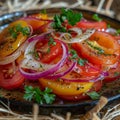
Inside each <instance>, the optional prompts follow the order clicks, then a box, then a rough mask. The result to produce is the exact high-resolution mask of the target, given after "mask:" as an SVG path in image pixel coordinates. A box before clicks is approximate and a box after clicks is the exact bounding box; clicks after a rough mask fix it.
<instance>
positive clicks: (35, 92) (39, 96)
mask: <svg viewBox="0 0 120 120" xmlns="http://www.w3.org/2000/svg"><path fill="white" fill-rule="evenodd" d="M24 89H25V94H24V96H23V98H24V99H25V100H28V101H32V100H34V101H35V102H37V103H39V104H43V103H47V104H52V103H53V102H54V100H55V95H54V94H52V90H51V89H50V88H45V90H44V91H41V90H40V89H39V88H38V87H34V88H33V87H32V86H25V88H24Z"/></svg>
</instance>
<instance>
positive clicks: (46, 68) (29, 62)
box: [19, 39, 68, 80]
mask: <svg viewBox="0 0 120 120" xmlns="http://www.w3.org/2000/svg"><path fill="white" fill-rule="evenodd" d="M38 41H39V39H38V40H34V41H32V42H30V44H29V45H28V47H27V49H26V51H25V57H26V58H25V59H24V60H23V62H22V63H21V65H20V68H19V69H20V72H21V74H22V75H23V76H24V77H26V78H28V79H32V80H34V79H38V78H41V77H46V76H48V75H50V74H53V73H54V72H56V71H57V70H58V69H60V67H61V66H62V65H63V64H64V61H65V60H66V58H67V56H68V50H67V46H66V45H65V44H64V43H63V42H61V46H62V48H63V55H62V58H61V60H60V61H59V62H58V63H57V64H54V65H48V64H43V63H41V62H38V61H37V60H35V59H34V57H33V56H32V54H29V52H30V51H31V50H33V49H34V46H35V44H36V43H37V42H38ZM40 66H42V69H41V68H40ZM23 68H28V69H31V70H36V71H37V72H34V73H33V72H32V73H28V72H26V71H24V70H23Z"/></svg>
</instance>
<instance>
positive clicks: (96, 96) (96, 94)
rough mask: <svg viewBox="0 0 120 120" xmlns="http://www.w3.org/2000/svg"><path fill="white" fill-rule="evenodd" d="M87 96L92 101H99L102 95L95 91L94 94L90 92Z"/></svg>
mask: <svg viewBox="0 0 120 120" xmlns="http://www.w3.org/2000/svg"><path fill="white" fill-rule="evenodd" d="M87 95H88V96H89V97H90V98H91V99H92V100H98V99H99V98H100V95H99V94H98V93H97V92H95V91H93V92H89V93H87Z"/></svg>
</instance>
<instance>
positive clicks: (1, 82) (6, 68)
mask: <svg viewBox="0 0 120 120" xmlns="http://www.w3.org/2000/svg"><path fill="white" fill-rule="evenodd" d="M16 69H18V68H16ZM0 71H1V72H0V87H2V88H5V89H8V90H12V89H16V88H19V87H20V86H21V85H22V83H23V82H24V80H25V78H24V77H23V76H22V75H21V73H20V72H19V70H16V71H15V73H14V68H13V66H12V64H8V65H1V66H0Z"/></svg>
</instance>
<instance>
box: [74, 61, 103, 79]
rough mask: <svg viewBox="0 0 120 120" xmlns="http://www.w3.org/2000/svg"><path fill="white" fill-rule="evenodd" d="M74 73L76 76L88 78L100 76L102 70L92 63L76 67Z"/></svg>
mask: <svg viewBox="0 0 120 120" xmlns="http://www.w3.org/2000/svg"><path fill="white" fill-rule="evenodd" d="M74 71H75V72H76V74H78V75H80V76H79V77H82V78H87V77H93V76H94V77H95V76H98V75H99V74H100V72H101V68H100V67H97V66H94V65H92V64H91V63H87V64H85V65H83V66H81V65H79V64H78V65H77V66H76V69H74Z"/></svg>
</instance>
